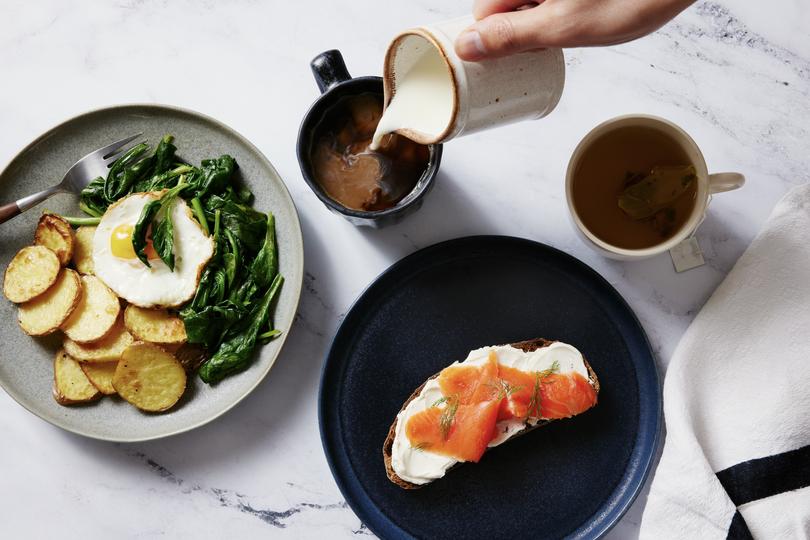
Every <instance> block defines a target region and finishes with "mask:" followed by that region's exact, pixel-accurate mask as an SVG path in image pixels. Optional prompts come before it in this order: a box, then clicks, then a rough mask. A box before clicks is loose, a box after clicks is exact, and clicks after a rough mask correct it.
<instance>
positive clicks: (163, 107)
mask: <svg viewBox="0 0 810 540" xmlns="http://www.w3.org/2000/svg"><path fill="white" fill-rule="evenodd" d="M126 109H152V110H154V111H156V112H160V111H171V112H174V113H180V114H184V115H187V116H191V117H194V118H196V119H198V120H203V121H204V122H207V123H209V124H212V125H214V126H215V127H216V128H217V129H219V130H222V131H224V132H226V133H228V134H229V135H231V136H233V137H235V138H236V139H237V140H239V141H240V142H241V143H242V144H244V145H245V146H247V147H248V148H249V149H251V150H252V151H253V152H255V153H256V155H257V156H258V157H259V159H260V161H262V162H263V164H264V165H265V166H267V167H269V168H270V170H271V171H272V173H273V174H274V175H275V176H276V178H277V179H278V181H279V182H280V184H281V187H282V188H283V190H284V193H285V194H286V196H287V199H288V201H289V203H290V205H291V206H292V210H293V212H292V214H293V217H294V220H293V225H294V227H293V232H294V235H295V237H296V238H295V239H294V240H295V241H296V242H297V244H298V245H299V246H301V249H299V250H296V253H295V257H294V259H295V260H296V262H297V263H298V265H299V266H300V268H301V276H300V279H299V280H298V281H297V282H296V283H292V284H293V285H294V292H293V294H294V301H293V305H294V307H295V310H294V312H293V315H292V317H291V318H290V324H289V325H288V327H287V328H286V329H284V330H282V333H281V335H280V336H279V337H278V338H277V341H280V344H279V346H278V350H277V351H276V353H275V355H274V356H273V358H272V359H271V360H270V363H269V364H268V366H267V368H266V369H265V370H264V372H262V373H260V374H259V376H258V377H257V378H256V381H255V382H254V383H253V384H252V385H250V386H249V387H248V388H247V389H246V390H245V391H244V392H243V393H242V394H240V395H239V396H237V397H236V399H234V400H233V402H232V403H229V404H228V405H227V406H226V407H224V408H223V409H222V410H220V411H217V412H216V413H214V414H213V415H210V416H208V417H207V418H205V419H203V420H200V421H198V422H195V423H193V424H190V425H188V426H185V427H181V428H178V429H173V430H171V431H167V432H165V433H162V434H156V435H148V436H143V437H126V436H121V437H115V436H105V435H99V434H95V433H92V432H89V431H86V430H83V429H80V428H73V427H71V426H68V425H66V424H65V423H63V422H61V420H59V419H58V418H55V419H51V418H46V417H45V416H43V415H42V414H40V413H39V412H38V411H35V410H33V409H32V408H31V407H29V406H28V405H26V404H25V403H24V402H23V400H22V397H21V396H20V395H18V393H17V392H15V391H13V390H11V389H10V388H9V387H8V386H7V385H6V384H5V383H4V381H3V380H2V378H0V388H2V389H3V390H4V391H5V392H6V394H7V395H9V396H10V397H11V399H13V400H14V401H15V402H16V403H17V404H18V405H20V406H21V407H22V408H23V409H25V410H27V411H28V412H29V413H31V414H33V415H34V416H36V417H38V418H39V419H41V420H43V421H45V422H47V423H49V424H51V425H53V426H56V427H58V428H60V429H63V430H65V431H67V432H70V433H75V434H76V435H81V436H83V437H87V438H89V439H95V440H99V441H108V442H117V443H136V442H145V441H153V440H158V439H165V438H167V437H172V436H174V435H179V434H181V433H186V432H188V431H191V430H194V429H197V428H199V427H202V426H204V425H206V424H208V423H210V422H213V421H214V420H216V419H218V418H220V417H221V416H223V415H224V414H225V413H227V412H229V411H231V410H232V409H233V408H234V407H236V406H237V405H238V404H239V403H241V402H242V400H244V399H245V398H246V397H247V396H248V395H250V394H251V393H253V391H254V390H255V389H256V387H258V386H259V384H261V383H262V382H263V381H264V380H265V378H266V377H267V375H268V374H269V373H270V370H271V369H272V368H273V366H274V365H275V364H276V361H277V360H278V357H279V356H280V355H281V352H282V351H283V350H284V345H285V343H286V341H287V338H288V337H289V334H290V331H291V330H292V326H293V324H294V323H295V318H296V315H297V313H298V309H299V308H300V303H301V291H302V289H303V282H304V237H303V232H302V230H301V218H300V216H299V213H298V208H297V207H296V205H295V200H294V199H293V197H292V194H291V193H290V189H289V187H287V183H286V182H285V181H284V178H283V177H282V176H281V175H280V174H279V173H278V170H277V169H276V167H275V166H274V165H273V163H272V162H271V161H270V160H269V159H268V158H267V156H266V155H264V152H262V151H261V150H260V149H259V148H258V147H257V146H256V145H255V144H253V143H252V142H251V141H250V140H248V139H247V138H246V137H245V136H244V135H242V134H241V133H240V132H238V131H236V130H235V129H233V128H232V127H230V126H229V125H227V124H225V123H224V122H222V121H220V120H217V119H216V118H214V117H212V116H209V115H207V114H205V113H201V112H199V111H196V110H194V109H189V108H186V107H179V106H177V105H170V104H165V103H145V102H129V103H119V104H113V105H107V106H103V107H96V108H93V109H89V110H85V111H83V112H80V113H77V114H74V115H73V116H70V117H68V118H66V119H64V120H62V121H61V122H59V123H57V124H55V125H53V126H52V127H50V128H49V129H47V130H46V131H44V132H43V133H42V134H40V135H39V136H38V137H36V138H35V139H33V140H32V141H31V142H29V143H28V144H26V145H25V146H24V147H23V148H22V149H21V150H19V151H18V152H17V153H15V154H14V155H13V157H12V158H11V159H9V160H8V161H7V162H6V163H5V164H4V165H3V168H2V169H0V179H2V178H3V177H4V175H5V174H6V172H7V171H8V169H9V167H10V166H11V165H13V164H14V163H15V162H16V161H17V160H18V159H20V158H21V157H22V156H23V155H24V154H25V153H26V152H28V151H29V150H30V149H32V148H33V147H35V146H36V145H38V144H39V143H41V142H42V141H44V140H46V139H47V138H49V137H51V136H52V135H53V134H54V133H55V132H56V131H57V130H59V129H61V128H63V127H65V126H66V125H68V124H70V123H72V122H76V121H78V120H81V119H83V118H85V117H88V116H92V115H94V114H100V113H114V112H123V111H124V110H126ZM284 282H285V285H286V284H287V283H290V281H289V280H288V279H287V278H286V277H285V280H284Z"/></svg>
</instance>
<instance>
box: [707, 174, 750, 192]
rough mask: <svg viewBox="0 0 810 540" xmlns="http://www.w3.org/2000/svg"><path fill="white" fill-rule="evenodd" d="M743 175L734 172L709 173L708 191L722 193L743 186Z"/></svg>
mask: <svg viewBox="0 0 810 540" xmlns="http://www.w3.org/2000/svg"><path fill="white" fill-rule="evenodd" d="M744 184H745V176H743V175H741V174H740V173H735V172H724V173H716V174H710V175H709V193H711V194H714V193H723V192H724V191H731V190H734V189H738V188H741V187H743V185H744Z"/></svg>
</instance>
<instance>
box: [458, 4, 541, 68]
mask: <svg viewBox="0 0 810 540" xmlns="http://www.w3.org/2000/svg"><path fill="white" fill-rule="evenodd" d="M543 8H544V6H543V5H542V4H541V5H539V6H537V7H534V8H532V9H525V10H520V11H512V12H507V13H496V14H494V15H490V16H488V17H485V18H483V19H481V20H480V21H478V22H476V23H475V24H473V25H472V26H470V27H469V28H468V29H466V30H464V31H463V32H462V33H461V34H460V35H459V36H458V38H457V39H456V44H455V48H456V54H458V55H459V57H461V59H462V60H467V61H470V62H472V61H477V60H484V59H486V58H497V57H500V56H508V55H510V54H515V53H519V52H523V51H529V50H532V49H540V48H542V47H547V46H549V43H547V42H546V40H545V39H544V35H543V34H544V31H543V30H544V27H547V21H546V19H547V17H546V14H545V12H546V10H545V9H543Z"/></svg>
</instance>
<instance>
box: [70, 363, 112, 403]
mask: <svg viewBox="0 0 810 540" xmlns="http://www.w3.org/2000/svg"><path fill="white" fill-rule="evenodd" d="M117 366H118V362H117V361H115V362H94V363H89V362H79V367H81V368H82V371H84V374H85V375H86V376H87V378H88V379H89V380H90V382H91V383H92V385H93V386H95V387H96V388H98V391H99V392H101V393H102V394H104V395H105V396H109V395H112V394H115V388H113V385H112V380H113V375H115V368H116V367H117Z"/></svg>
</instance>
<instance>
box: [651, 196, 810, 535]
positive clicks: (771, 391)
mask: <svg viewBox="0 0 810 540" xmlns="http://www.w3.org/2000/svg"><path fill="white" fill-rule="evenodd" d="M664 418H665V422H666V428H667V435H666V440H665V442H664V451H663V455H662V457H661V462H660V464H659V465H658V468H657V470H656V471H655V476H654V478H653V481H652V486H651V490H650V495H649V498H648V501H647V506H646V509H645V511H644V515H643V518H642V523H641V538H642V539H655V540H657V539H666V538H689V539H692V538H700V539H703V538H707V539H714V538H751V537H752V536H753V537H754V538H766V539H771V538H808V537H810V184H807V185H803V186H799V187H796V188H794V189H793V190H791V191H790V192H789V193H788V194H787V195H786V196H785V197H784V198H783V199H782V200H781V201H780V202H779V204H778V205H777V206H776V208H775V209H774V211H773V213H772V214H771V217H770V218H769V219H768V222H767V223H766V225H765V227H764V229H763V230H762V232H761V233H760V234H759V236H757V238H756V239H755V240H754V241H753V243H752V244H751V246H750V247H749V248H748V250H747V251H746V252H745V253H744V254H743V256H742V257H740V259H739V261H738V262H737V264H736V265H735V266H734V268H733V269H732V270H731V272H729V274H728V276H727V277H726V279H725V281H723V283H722V284H721V285H720V287H718V288H717V290H716V291H715V292H714V294H713V295H712V297H711V298H710V299H709V301H708V302H707V303H706V305H705V306H704V307H703V309H702V310H701V311H700V313H699V314H698V315H697V317H695V320H694V321H693V322H692V324H691V326H690V327H689V328H688V330H687V331H686V333H685V334H684V336H683V338H682V339H681V342H680V343H679V344H678V347H677V348H676V350H675V353H674V354H673V357H672V361H671V362H670V364H669V368H668V371H667V375H666V379H665V381H664Z"/></svg>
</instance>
